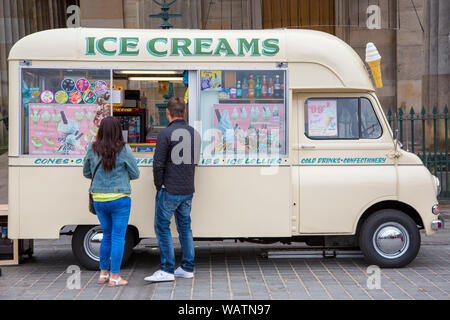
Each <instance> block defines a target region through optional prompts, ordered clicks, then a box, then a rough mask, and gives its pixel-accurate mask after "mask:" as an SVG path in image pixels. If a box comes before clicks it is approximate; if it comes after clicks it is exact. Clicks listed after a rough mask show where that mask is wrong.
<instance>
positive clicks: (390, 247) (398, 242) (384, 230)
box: [373, 222, 409, 259]
mask: <svg viewBox="0 0 450 320" xmlns="http://www.w3.org/2000/svg"><path fill="white" fill-rule="evenodd" d="M373 245H374V248H375V250H376V251H377V252H378V254H379V255H381V256H382V257H384V258H387V259H396V258H398V257H401V256H402V255H403V254H404V253H405V252H406V251H407V250H408V248H409V235H408V232H407V231H406V229H405V228H404V227H403V226H402V225H401V224H399V223H397V222H386V223H383V224H382V225H380V226H379V227H378V229H377V230H376V231H375V233H374V235H373Z"/></svg>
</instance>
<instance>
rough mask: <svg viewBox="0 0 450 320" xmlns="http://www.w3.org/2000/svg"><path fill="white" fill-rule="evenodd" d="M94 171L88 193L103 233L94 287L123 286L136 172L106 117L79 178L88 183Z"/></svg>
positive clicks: (132, 159)
mask: <svg viewBox="0 0 450 320" xmlns="http://www.w3.org/2000/svg"><path fill="white" fill-rule="evenodd" d="M97 166H98V167H97ZM96 168H97V171H96V172H95V177H94V180H93V181H92V186H91V188H90V189H89V192H90V193H91V194H92V198H93V200H94V208H95V212H96V214H97V217H98V220H99V221H100V224H101V226H102V230H103V239H102V242H101V245H100V277H99V280H98V283H99V284H103V283H106V282H107V281H108V280H109V284H108V285H109V286H123V285H126V284H128V281H126V280H124V279H122V278H121V277H120V275H119V272H120V266H121V263H122V256H123V251H124V245H125V234H126V231H127V226H128V219H129V217H130V210H131V186H130V180H133V179H137V178H138V177H139V168H138V167H137V163H136V159H135V157H134V155H133V153H132V152H131V149H130V147H129V146H128V145H127V144H125V142H124V140H123V136H122V128H121V125H120V122H119V120H117V119H116V118H113V117H106V118H104V119H103V120H102V121H101V123H100V128H99V130H98V134H97V138H96V140H95V141H94V142H93V143H92V144H91V145H90V146H89V149H88V151H87V154H86V157H85V159H84V166H83V175H84V176H85V177H86V178H89V179H92V176H93V175H94V171H95V170H96ZM108 271H110V272H111V273H110V274H108Z"/></svg>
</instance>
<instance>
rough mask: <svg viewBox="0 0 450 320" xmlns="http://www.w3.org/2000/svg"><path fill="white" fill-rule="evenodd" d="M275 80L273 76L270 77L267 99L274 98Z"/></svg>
mask: <svg viewBox="0 0 450 320" xmlns="http://www.w3.org/2000/svg"><path fill="white" fill-rule="evenodd" d="M273 89H274V88H273V78H272V75H270V76H269V83H268V84H267V97H268V98H272V97H273Z"/></svg>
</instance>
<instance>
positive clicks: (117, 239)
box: [94, 197, 131, 273]
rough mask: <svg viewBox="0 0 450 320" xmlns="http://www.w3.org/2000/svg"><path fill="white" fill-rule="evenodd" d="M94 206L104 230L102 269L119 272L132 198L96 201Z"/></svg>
mask: <svg viewBox="0 0 450 320" xmlns="http://www.w3.org/2000/svg"><path fill="white" fill-rule="evenodd" d="M94 208H95V212H97V217H98V220H99V221H100V224H101V226H102V230H103V239H102V243H101V244H100V270H111V273H119V272H120V266H121V264H122V257H123V250H124V246H125V234H126V232H127V227H128V219H129V218H130V210H131V198H130V197H123V198H119V199H117V200H113V201H105V202H97V201H94ZM110 267H111V268H110Z"/></svg>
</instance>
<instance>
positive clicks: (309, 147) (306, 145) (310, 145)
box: [300, 144, 316, 149]
mask: <svg viewBox="0 0 450 320" xmlns="http://www.w3.org/2000/svg"><path fill="white" fill-rule="evenodd" d="M300 148H302V149H315V148H316V146H315V145H313V144H302V145H301V146H300Z"/></svg>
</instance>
